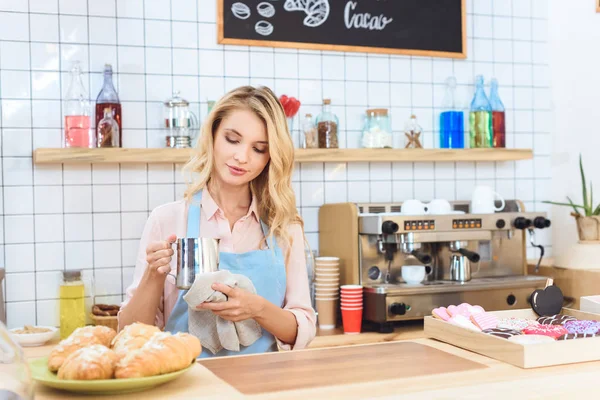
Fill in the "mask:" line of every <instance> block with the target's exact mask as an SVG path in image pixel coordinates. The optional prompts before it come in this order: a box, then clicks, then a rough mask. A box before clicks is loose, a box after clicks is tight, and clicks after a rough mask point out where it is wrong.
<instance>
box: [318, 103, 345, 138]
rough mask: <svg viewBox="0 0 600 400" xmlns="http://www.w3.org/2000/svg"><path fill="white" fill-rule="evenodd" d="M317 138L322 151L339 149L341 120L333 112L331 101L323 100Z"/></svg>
mask: <svg viewBox="0 0 600 400" xmlns="http://www.w3.org/2000/svg"><path fill="white" fill-rule="evenodd" d="M316 122H317V136H318V138H319V148H320V149H337V148H338V128H339V125H340V123H339V119H338V117H337V116H336V115H335V114H334V113H333V112H332V111H331V99H323V109H322V111H321V114H319V115H318V116H317V120H316Z"/></svg>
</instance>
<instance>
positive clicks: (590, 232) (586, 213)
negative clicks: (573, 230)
mask: <svg viewBox="0 0 600 400" xmlns="http://www.w3.org/2000/svg"><path fill="white" fill-rule="evenodd" d="M579 171H580V173H581V190H582V194H583V204H575V203H574V202H573V200H571V198H570V197H569V196H567V201H568V203H559V202H555V201H544V202H543V203H547V204H553V205H555V206H565V207H571V208H572V209H573V212H571V215H572V216H573V217H575V221H576V222H577V232H578V234H579V240H580V241H598V240H600V204H598V205H596V206H594V189H593V185H592V183H591V182H590V191H589V194H588V188H587V183H586V181H585V172H584V170H583V161H582V159H581V154H580V155H579Z"/></svg>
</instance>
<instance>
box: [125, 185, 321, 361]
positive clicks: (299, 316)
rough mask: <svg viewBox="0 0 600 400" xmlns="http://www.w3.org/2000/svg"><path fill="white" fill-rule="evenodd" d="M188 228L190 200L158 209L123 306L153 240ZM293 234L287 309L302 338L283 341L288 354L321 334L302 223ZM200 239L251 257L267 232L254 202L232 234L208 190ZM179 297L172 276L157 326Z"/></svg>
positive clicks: (173, 261)
mask: <svg viewBox="0 0 600 400" xmlns="http://www.w3.org/2000/svg"><path fill="white" fill-rule="evenodd" d="M186 225H187V206H186V203H185V201H184V200H180V201H176V202H172V203H167V204H164V205H162V206H159V207H157V208H155V209H154V210H153V211H152V213H151V214H150V217H149V218H148V221H147V222H146V226H145V227H144V232H143V233H142V238H141V240H140V247H139V251H138V255H137V260H136V265H135V271H134V274H133V282H132V283H131V285H130V286H129V287H128V288H127V290H126V298H125V301H124V302H123V304H122V306H121V308H125V307H126V306H127V303H128V302H129V300H130V299H131V297H132V296H133V294H134V293H135V291H136V289H137V287H138V285H139V283H140V280H141V279H142V276H143V275H144V271H145V269H146V267H147V262H146V247H147V246H148V244H149V243H150V242H153V241H159V240H165V239H166V238H167V237H168V236H169V235H171V234H176V235H177V237H185V235H186V230H187V229H186V228H187V226H186ZM288 232H289V234H290V235H291V236H292V239H293V243H292V247H291V252H290V256H289V259H288V262H287V264H286V273H287V279H286V281H287V286H286V293H285V300H284V306H283V308H284V310H287V311H289V312H291V313H292V314H294V317H296V321H297V323H298V334H297V336H296V342H295V344H294V345H293V346H291V345H289V344H286V343H283V342H281V341H279V340H277V342H278V344H279V347H280V348H281V349H283V350H291V349H292V348H293V349H302V348H305V347H306V346H307V345H308V344H309V343H310V342H311V341H312V340H313V339H314V337H315V334H316V316H315V311H314V310H313V308H312V306H311V301H310V293H309V288H308V273H307V271H306V258H305V252H304V238H303V233H302V228H301V227H300V225H298V224H294V225H292V226H291V227H290V228H289V230H288ZM200 236H202V237H214V238H219V239H221V240H220V251H222V252H229V253H245V252H248V251H252V250H257V249H260V248H261V246H262V245H261V242H262V241H263V239H264V234H263V232H262V229H261V224H260V220H259V216H258V212H257V208H256V202H255V200H254V198H253V199H252V203H251V205H250V209H249V210H248V214H246V215H245V216H244V217H242V218H241V219H240V220H238V221H237V222H236V223H235V224H234V226H233V232H232V231H231V229H230V228H229V221H227V219H226V218H225V214H224V213H223V211H222V210H221V209H220V208H219V206H218V205H217V203H215V201H214V200H213V198H212V197H211V196H210V194H209V193H208V190H205V191H204V192H203V193H202V207H201V212H200ZM282 251H283V254H284V255H285V254H286V249H285V248H283V247H282ZM176 261H177V260H176V257H172V259H171V273H173V274H175V273H176V271H177V269H176ZM178 294H179V290H178V289H177V287H176V286H175V279H173V277H172V276H168V277H167V279H166V280H165V287H164V291H163V296H162V299H161V302H160V306H159V308H158V310H157V313H156V320H155V324H156V326H158V327H159V328H161V329H162V328H164V326H165V324H166V321H167V320H168V319H169V316H170V315H171V311H172V310H173V308H174V307H175V303H176V302H177V297H178Z"/></svg>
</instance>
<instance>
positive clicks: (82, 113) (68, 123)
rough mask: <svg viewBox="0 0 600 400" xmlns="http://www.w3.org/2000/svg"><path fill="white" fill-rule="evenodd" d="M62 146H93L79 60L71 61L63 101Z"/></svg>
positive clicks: (86, 95)
mask: <svg viewBox="0 0 600 400" xmlns="http://www.w3.org/2000/svg"><path fill="white" fill-rule="evenodd" d="M63 110H64V111H63V112H64V121H65V129H64V140H63V146H64V147H95V146H94V144H95V141H94V139H95V135H94V134H93V131H92V130H91V129H92V126H91V118H90V111H91V109H90V101H89V100H88V94H87V92H86V90H85V86H83V81H82V79H81V67H80V65H79V61H75V62H73V67H72V68H71V76H70V79H69V86H68V87H67V92H66V94H65V99H64V101H63Z"/></svg>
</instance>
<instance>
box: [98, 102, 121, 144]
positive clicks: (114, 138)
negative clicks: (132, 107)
mask: <svg viewBox="0 0 600 400" xmlns="http://www.w3.org/2000/svg"><path fill="white" fill-rule="evenodd" d="M120 138H121V133H120V130H119V125H118V124H117V121H115V120H114V119H113V110H111V109H110V108H109V107H106V108H105V109H104V118H102V119H101V120H100V122H98V126H97V128H96V143H97V146H98V147H119V139H120Z"/></svg>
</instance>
